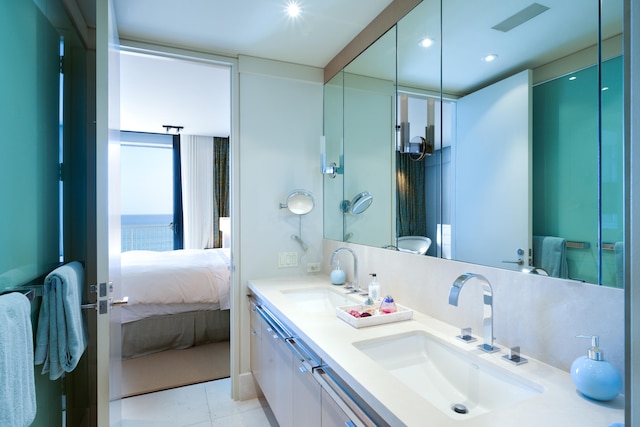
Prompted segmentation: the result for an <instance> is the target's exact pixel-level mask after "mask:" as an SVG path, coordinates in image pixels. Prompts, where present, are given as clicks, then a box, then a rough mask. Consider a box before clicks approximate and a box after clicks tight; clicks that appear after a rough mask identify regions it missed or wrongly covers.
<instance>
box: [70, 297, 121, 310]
mask: <svg viewBox="0 0 640 427" xmlns="http://www.w3.org/2000/svg"><path fill="white" fill-rule="evenodd" d="M99 303H100V302H91V303H87V304H82V305H81V306H80V308H81V309H83V310H89V309H94V310H97V309H98V307H99V306H100V305H99ZM126 304H129V297H124V298H122V299H121V300H115V301H114V300H113V298H109V305H110V306H111V307H120V306H122V305H126Z"/></svg>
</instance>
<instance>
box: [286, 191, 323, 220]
mask: <svg viewBox="0 0 640 427" xmlns="http://www.w3.org/2000/svg"><path fill="white" fill-rule="evenodd" d="M315 204H316V202H315V199H314V198H313V195H312V194H311V193H310V192H308V191H306V190H293V191H292V192H291V193H289V195H288V196H287V201H286V202H285V203H280V209H284V208H287V209H289V211H290V212H291V213H292V214H295V215H306V214H308V213H309V212H311V211H312V210H313V207H314V206H315Z"/></svg>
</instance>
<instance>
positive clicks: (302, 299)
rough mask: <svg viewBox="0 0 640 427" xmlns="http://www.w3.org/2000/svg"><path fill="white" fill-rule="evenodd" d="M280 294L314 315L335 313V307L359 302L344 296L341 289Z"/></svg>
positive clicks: (311, 289)
mask: <svg viewBox="0 0 640 427" xmlns="http://www.w3.org/2000/svg"><path fill="white" fill-rule="evenodd" d="M281 292H282V293H283V294H284V295H286V296H287V297H288V298H290V299H291V300H293V302H295V303H296V304H297V305H299V306H300V308H302V309H303V310H306V311H309V312H314V313H318V312H323V311H326V312H331V313H335V310H336V307H341V306H345V305H353V304H358V303H359V302H360V301H359V300H357V299H355V298H354V297H350V296H349V295H347V294H345V291H344V290H343V289H342V288H340V289H330V288H305V289H295V290H287V291H281Z"/></svg>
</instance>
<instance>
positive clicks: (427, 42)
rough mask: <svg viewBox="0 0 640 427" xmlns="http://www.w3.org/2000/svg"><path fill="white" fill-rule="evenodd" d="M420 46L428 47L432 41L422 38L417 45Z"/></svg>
mask: <svg viewBox="0 0 640 427" xmlns="http://www.w3.org/2000/svg"><path fill="white" fill-rule="evenodd" d="M418 44H419V45H420V46H422V47H429V46H431V45H432V44H433V40H431V39H430V38H428V37H425V38H423V39H422V40H420V43H418Z"/></svg>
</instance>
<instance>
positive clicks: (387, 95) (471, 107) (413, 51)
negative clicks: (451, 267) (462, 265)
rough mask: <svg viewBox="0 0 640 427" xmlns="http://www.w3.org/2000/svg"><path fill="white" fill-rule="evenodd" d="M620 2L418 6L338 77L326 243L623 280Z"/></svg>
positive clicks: (484, 0)
mask: <svg viewBox="0 0 640 427" xmlns="http://www.w3.org/2000/svg"><path fill="white" fill-rule="evenodd" d="M622 3H623V2H622V0H614V1H611V2H606V3H604V4H603V5H602V10H598V8H599V5H598V3H597V2H596V3H594V4H593V5H589V7H586V5H584V4H583V3H581V2H580V1H579V0H549V1H546V2H544V3H531V2H526V1H506V0H481V1H475V2H469V1H466V0H448V1H446V2H441V1H440V0H424V1H422V2H421V3H420V4H419V5H418V6H417V7H416V8H414V9H413V10H412V11H411V12H409V13H408V14H407V15H406V16H405V17H403V18H402V19H401V20H400V21H399V22H398V23H397V25H396V26H395V28H393V29H392V30H390V31H389V32H387V33H386V34H385V36H384V37H383V38H381V39H379V40H378V41H377V42H376V43H374V44H373V45H372V46H371V47H369V48H368V49H367V50H365V51H364V52H363V53H362V54H361V55H360V57H358V58H357V59H356V60H354V61H353V62H352V63H351V64H349V65H348V66H347V67H345V68H344V70H343V72H342V73H341V74H340V75H338V76H336V77H334V80H332V81H331V82H329V83H328V84H327V88H329V87H330V88H331V89H326V92H325V93H326V94H327V93H329V92H332V93H340V91H339V88H338V87H339V82H337V80H341V82H342V89H343V90H342V92H341V96H342V97H341V100H342V106H341V107H342V110H340V108H334V109H332V110H331V112H330V114H329V112H328V111H327V109H326V108H327V105H329V103H335V102H336V101H335V99H337V98H338V97H335V98H334V100H331V99H330V100H329V101H327V99H325V135H327V131H330V130H335V131H336V134H335V135H334V137H333V138H334V139H335V140H336V141H338V140H339V141H340V143H338V144H337V145H336V147H339V144H342V146H341V151H340V152H339V153H336V157H340V155H342V157H341V158H340V160H341V165H342V166H343V169H342V171H341V172H342V175H341V176H339V177H337V178H334V179H332V178H325V209H326V211H325V237H326V238H330V239H337V240H342V241H351V242H355V243H360V244H364V245H372V246H378V247H387V248H389V249H392V250H402V251H406V252H411V253H415V254H416V255H419V256H424V255H427V256H438V257H444V258H451V259H455V260H460V261H465V262H470V263H476V264H481V265H487V266H492V267H497V268H505V269H512V270H525V271H530V270H531V267H537V270H536V272H538V273H542V274H548V275H550V276H554V277H560V278H568V279H575V280H579V281H585V282H589V283H596V284H603V285H608V286H618V287H620V286H623V283H622V277H623V276H622V258H623V257H622V254H623V250H624V244H623V242H622V236H623V233H622V225H623V223H624V218H623V211H624V209H623V207H624V206H623V203H624V197H623V189H622V176H623V164H622V153H623V145H622V143H623V135H622V112H623V100H622V87H621V85H622V72H623V70H622V57H621V54H622V16H623V13H622V12H623V9H622V6H623V5H622ZM559 29H562V31H560V30H559ZM391 35H393V37H392V36H391ZM393 43H395V45H394V44H393ZM390 51H393V52H392V53H390ZM393 65H397V66H396V69H395V70H394V69H393ZM387 83H388V86H386V84H387ZM387 109H391V110H392V111H391V112H390V113H387ZM340 113H342V115H341V116H340ZM339 125H342V126H343V132H342V134H341V135H340V132H339ZM327 141H328V139H327ZM385 143H386V144H387V145H386V147H385V146H384V144H385ZM327 146H328V147H329V142H327ZM338 149H340V148H338ZM328 150H329V148H328ZM334 183H340V184H342V186H343V188H342V191H343V193H342V200H343V201H344V200H346V201H350V200H351V199H352V198H353V197H354V196H356V195H358V194H359V193H360V192H362V191H370V192H371V194H372V195H373V202H372V203H371V205H370V207H369V209H368V210H367V211H365V212H363V213H362V214H356V215H354V214H353V213H351V212H348V211H344V210H343V211H341V210H339V209H332V207H331V206H330V205H331V203H333V204H334V205H335V201H336V200H337V199H340V196H338V195H337V192H338V191H339V190H337V187H338V186H337V185H334ZM367 186H370V188H367ZM374 189H375V191H374ZM327 190H328V191H327ZM327 197H329V198H331V200H327ZM327 201H328V202H329V205H327V204H326V203H327ZM336 225H340V226H336ZM338 228H340V230H339V232H335V231H336V229H338Z"/></svg>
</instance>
